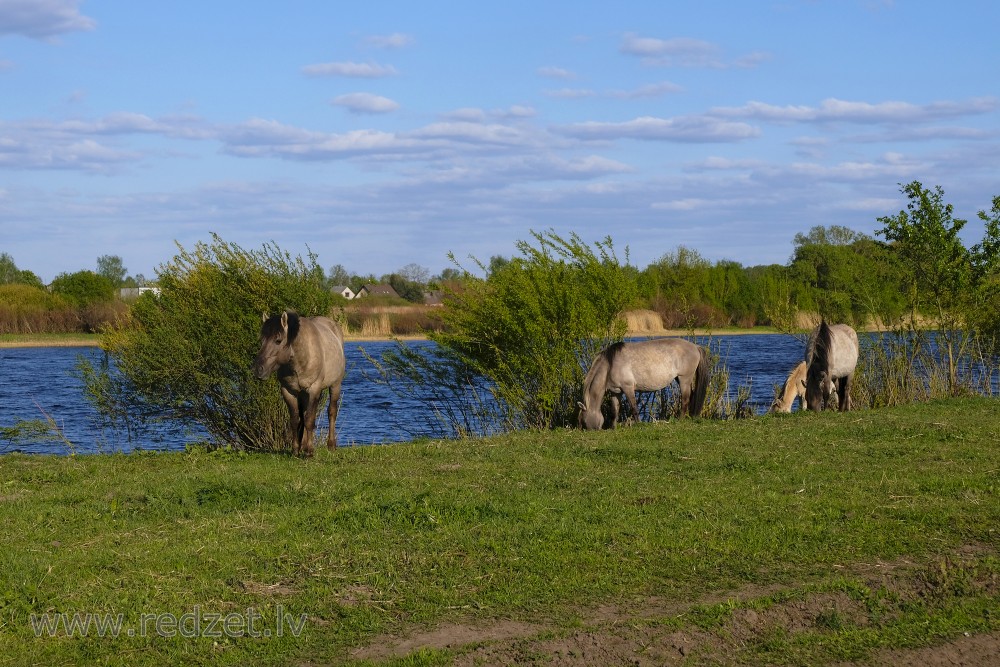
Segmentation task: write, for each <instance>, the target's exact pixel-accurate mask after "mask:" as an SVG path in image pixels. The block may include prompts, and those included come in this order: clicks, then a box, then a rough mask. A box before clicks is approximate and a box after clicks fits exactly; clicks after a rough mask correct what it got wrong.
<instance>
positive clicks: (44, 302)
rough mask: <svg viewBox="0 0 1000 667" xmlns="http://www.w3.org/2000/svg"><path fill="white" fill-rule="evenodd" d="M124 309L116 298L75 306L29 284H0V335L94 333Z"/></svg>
mask: <svg viewBox="0 0 1000 667" xmlns="http://www.w3.org/2000/svg"><path fill="white" fill-rule="evenodd" d="M127 310H128V306H127V305H126V304H124V303H122V302H120V301H109V302H105V303H94V304H90V305H87V306H79V307H78V306H74V305H73V304H71V303H69V302H68V301H66V300H65V299H63V298H62V297H60V296H59V295H57V294H51V293H49V292H47V291H46V290H44V289H40V288H38V287H34V286H32V285H22V284H8V285H0V334H38V333H95V332H97V331H99V330H100V328H101V327H102V326H104V325H105V324H107V323H110V322H113V321H114V320H115V319H116V318H118V317H119V316H120V315H122V314H123V313H124V312H126V311H127Z"/></svg>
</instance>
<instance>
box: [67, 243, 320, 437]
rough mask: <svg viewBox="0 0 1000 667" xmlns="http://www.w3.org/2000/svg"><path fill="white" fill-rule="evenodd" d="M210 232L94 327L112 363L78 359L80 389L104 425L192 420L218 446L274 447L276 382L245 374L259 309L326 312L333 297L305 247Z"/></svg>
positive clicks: (280, 424)
mask: <svg viewBox="0 0 1000 667" xmlns="http://www.w3.org/2000/svg"><path fill="white" fill-rule="evenodd" d="M212 238H213V241H212V243H211V244H204V243H199V244H197V245H196V246H195V247H194V249H193V250H191V251H189V250H185V249H184V248H180V247H179V250H180V251H179V253H178V254H177V255H176V256H175V257H174V259H173V260H172V261H171V262H169V263H167V264H166V265H164V266H162V267H161V268H160V270H159V276H158V277H159V287H160V295H159V296H154V295H152V294H147V295H143V296H142V297H140V298H139V300H138V301H136V302H135V304H134V305H133V306H132V310H131V316H130V317H129V318H125V319H122V320H120V321H118V322H117V323H116V324H115V325H113V326H112V327H110V328H109V329H108V330H106V331H105V332H104V334H103V335H102V338H101V346H102V347H103V348H104V350H105V351H106V352H107V354H108V357H109V358H110V359H111V360H112V361H114V364H107V365H98V366H94V365H91V364H89V363H86V362H85V363H84V365H83V366H82V367H81V374H82V377H83V380H84V386H85V388H86V391H87V394H88V396H89V397H90V398H91V400H92V402H93V403H94V404H95V405H96V406H97V408H98V409H99V411H100V412H101V414H102V415H104V416H105V417H106V418H107V419H108V420H109V421H110V422H112V423H123V424H124V425H127V426H131V425H134V424H135V423H136V422H142V421H145V420H157V419H170V420H177V421H179V422H180V423H182V424H190V423H195V424H200V425H201V426H203V427H204V428H205V429H206V430H207V431H208V432H209V433H210V434H211V436H212V437H213V439H214V440H215V442H216V443H218V444H223V445H231V446H233V447H237V448H242V449H256V450H271V449H280V448H282V447H283V446H284V428H285V423H286V421H287V414H286V412H285V407H284V405H283V403H282V401H281V399H280V398H279V396H280V394H279V390H278V386H277V381H276V380H275V379H274V378H273V377H272V378H270V379H269V380H268V381H267V382H258V381H257V380H256V379H254V378H253V375H252V372H251V364H252V361H253V359H254V356H255V355H256V353H257V344H258V334H259V331H260V325H261V314H262V313H279V312H281V311H282V310H285V309H288V310H295V311H297V312H298V313H299V314H301V315H306V316H309V315H327V314H329V312H330V307H331V304H332V301H333V296H332V295H331V294H330V291H329V290H328V289H327V288H326V285H325V284H324V280H323V271H322V269H319V270H317V269H318V268H319V267H318V265H317V264H316V258H315V256H314V255H312V254H310V255H309V256H308V258H307V259H303V258H301V257H294V258H293V257H292V256H291V255H289V254H288V253H287V252H283V251H281V250H280V249H279V248H278V247H277V246H275V245H273V244H271V245H265V246H263V248H261V249H260V250H255V251H253V250H244V249H243V248H240V247H239V246H237V245H234V244H229V243H226V242H224V241H223V240H222V239H221V238H219V237H218V236H216V235H213V237H212Z"/></svg>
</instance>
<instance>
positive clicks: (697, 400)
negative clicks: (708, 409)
mask: <svg viewBox="0 0 1000 667" xmlns="http://www.w3.org/2000/svg"><path fill="white" fill-rule="evenodd" d="M698 352H699V354H700V356H701V359H699V360H698V370H696V371H695V373H694V390H693V391H692V392H691V403H690V407H689V408H688V414H690V415H691V416H692V417H698V416H700V415H701V410H702V408H704V407H705V396H706V395H708V380H709V378H708V354H707V353H706V352H705V348H703V347H699V348H698Z"/></svg>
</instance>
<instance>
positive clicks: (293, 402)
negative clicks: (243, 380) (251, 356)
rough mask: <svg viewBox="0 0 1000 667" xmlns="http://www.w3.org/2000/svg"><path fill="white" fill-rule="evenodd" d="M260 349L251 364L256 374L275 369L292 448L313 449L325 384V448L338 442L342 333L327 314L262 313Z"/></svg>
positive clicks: (263, 375)
mask: <svg viewBox="0 0 1000 667" xmlns="http://www.w3.org/2000/svg"><path fill="white" fill-rule="evenodd" d="M263 320H264V323H263V325H262V326H261V328H260V351H259V352H258V353H257V359H256V361H254V364H253V371H254V375H256V376H257V379H258V380H263V379H265V378H267V377H268V376H269V375H270V374H271V373H274V372H277V374H278V382H279V383H280V384H281V397H282V398H284V399H285V404H286V405H287V406H288V430H287V433H286V434H287V438H288V440H289V442H290V444H291V446H292V454H293V455H295V456H298V455H299V454H300V453H301V454H302V455H303V456H312V455H313V436H314V432H315V430H316V413H317V411H318V409H319V401H320V397H321V395H322V393H323V390H324V389H327V388H329V389H330V405H329V407H328V408H327V414H328V415H329V416H330V432H329V433H328V434H327V437H326V446H327V448H328V449H334V448H336V446H337V429H336V424H337V412H338V410H339V409H340V385H341V383H342V382H343V381H344V373H345V371H346V368H347V364H346V363H345V361H344V334H343V332H341V330H340V327H339V326H338V325H337V324H336V323H335V322H333V321H332V320H330V319H328V318H326V317H299V316H298V315H297V314H296V313H293V312H289V311H285V312H283V313H282V314H281V315H275V316H274V317H268V316H267V314H265V315H264V317H263Z"/></svg>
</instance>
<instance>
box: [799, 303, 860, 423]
mask: <svg viewBox="0 0 1000 667" xmlns="http://www.w3.org/2000/svg"><path fill="white" fill-rule="evenodd" d="M859 351H860V345H859V344H858V334H857V332H856V331H854V329H852V328H851V327H849V326H847V325H846V324H834V325H833V326H830V325H829V324H827V323H826V320H825V319H824V320H821V321H820V323H819V326H818V327H816V329H815V330H813V332H812V334H811V335H810V336H809V343H808V344H807V345H806V407H808V408H809V409H810V410H812V411H814V412H820V411H821V410H822V409H823V407H824V404H825V403H826V402H827V401H829V400H830V399H831V396H832V395H833V392H834V391H836V392H837V396H838V399H839V400H838V409H839V410H840V411H841V412H847V411H848V410H850V409H851V380H852V379H853V378H854V368H855V367H856V366H857V365H858V355H859ZM835 385H836V386H835Z"/></svg>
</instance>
